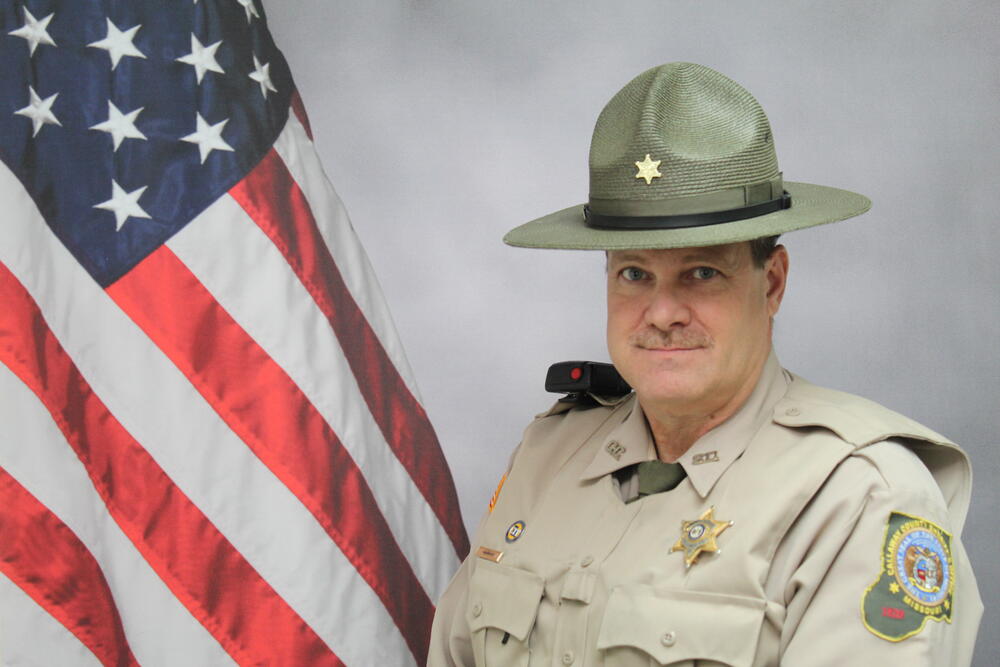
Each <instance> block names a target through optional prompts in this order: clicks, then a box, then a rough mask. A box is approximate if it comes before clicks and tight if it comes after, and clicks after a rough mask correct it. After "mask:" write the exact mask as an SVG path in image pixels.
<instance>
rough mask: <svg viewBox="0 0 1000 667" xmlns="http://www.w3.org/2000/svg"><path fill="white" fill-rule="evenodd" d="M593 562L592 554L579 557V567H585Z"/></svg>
mask: <svg viewBox="0 0 1000 667" xmlns="http://www.w3.org/2000/svg"><path fill="white" fill-rule="evenodd" d="M593 562H594V557H593V556H584V557H583V558H581V559H580V567H587V566H588V565H590V564H591V563H593Z"/></svg>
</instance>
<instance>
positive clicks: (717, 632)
mask: <svg viewBox="0 0 1000 667" xmlns="http://www.w3.org/2000/svg"><path fill="white" fill-rule="evenodd" d="M655 458H656V451H655V448H654V445H653V441H652V438H651V436H650V433H649V430H648V426H647V425H646V420H645V417H644V416H643V414H642V411H641V409H640V408H639V407H638V404H637V403H636V401H635V399H634V397H632V396H630V397H628V398H626V399H624V400H622V401H619V402H617V403H616V404H614V405H609V406H604V407H600V406H599V407H592V408H589V409H583V408H573V407H570V406H567V405H565V404H558V405H557V406H556V408H554V409H553V410H550V411H549V413H546V415H542V416H541V417H540V418H538V419H536V420H535V422H533V424H532V425H531V426H529V428H528V429H527V431H526V433H525V438H524V440H523V441H522V443H521V445H520V446H519V448H518V450H517V452H516V453H515V456H514V457H513V459H512V463H511V468H510V470H509V471H508V473H507V475H506V479H505V482H504V483H503V486H502V488H501V489H500V490H499V493H498V496H497V497H496V499H495V500H496V503H495V506H494V507H493V509H492V511H491V512H489V513H488V514H487V515H486V516H485V517H484V519H483V521H482V522H481V524H480V526H479V530H478V531H477V534H476V536H475V538H474V541H473V549H472V553H471V554H470V555H469V557H468V558H467V559H466V561H465V563H463V565H462V567H461V568H460V570H459V571H458V573H457V574H456V575H455V578H454V579H453V580H452V582H451V585H450V586H449V588H448V590H447V591H446V592H445V594H444V595H443V596H442V598H441V600H440V602H439V603H438V610H437V614H436V616H435V619H434V627H433V633H432V637H431V647H430V657H429V661H428V664H429V665H431V666H432V667H438V666H443V665H474V664H475V665H489V666H490V667H493V666H495V665H522V666H523V665H531V666H535V665H546V666H553V667H555V666H558V665H588V666H590V665H615V666H621V667H626V666H629V665H644V666H648V665H656V664H664V665H666V664H670V665H696V664H697V665H719V664H722V665H733V666H742V665H747V666H749V665H777V664H779V663H780V664H782V665H787V666H798V665H802V666H812V665H837V666H843V665H884V664H893V665H896V664H899V665H907V667H922V666H925V665H949V666H951V665H968V664H969V662H970V660H971V655H972V648H973V644H974V641H975V636H976V631H977V629H978V625H979V619H980V616H981V614H982V603H981V601H980V599H979V594H978V591H977V588H976V583H975V579H974V577H973V574H972V571H971V569H970V567H969V563H968V560H967V558H966V554H965V551H964V549H963V548H962V545H961V541H960V539H959V531H960V529H961V525H962V523H963V521H964V518H965V512H966V510H967V507H968V497H969V479H970V476H969V466H968V461H967V459H966V458H965V455H964V454H963V453H962V452H961V451H960V450H959V449H958V448H957V447H955V446H954V445H952V444H951V443H948V442H947V441H946V440H944V438H942V437H941V436H939V435H937V434H935V433H933V432H931V431H929V430H927V429H925V428H923V427H921V426H920V425H918V424H915V423H914V422H911V421H910V420H907V419H906V418H904V417H901V416H900V415H897V414H895V413H893V412H891V411H889V410H887V409H885V408H883V407H881V406H878V405H876V404H874V403H871V402H869V401H865V400H864V399H860V398H857V397H854V396H850V395H847V394H841V393H839V392H833V391H830V390H825V389H821V388H819V387H815V386H813V385H810V384H809V383H807V382H805V381H804V380H801V379H800V378H794V377H793V376H791V375H790V374H787V373H786V372H784V371H782V370H781V369H780V367H779V366H778V363H777V360H776V359H775V358H774V355H772V356H771V358H770V359H769V360H768V362H767V365H766V366H765V370H764V372H763V374H762V377H761V379H760V381H759V382H758V385H757V387H756V389H755V391H754V393H753V394H752V395H751V397H750V398H749V399H748V401H747V403H746V404H745V405H744V406H743V407H742V408H741V409H740V410H739V411H738V412H737V413H736V414H735V415H734V416H733V417H731V418H730V419H729V420H727V421H726V422H724V423H723V424H721V425H719V426H718V427H716V428H715V429H713V430H712V431H710V432H709V433H707V434H706V435H705V436H703V437H702V438H701V439H700V440H698V442H696V443H695V444H694V446H693V447H692V448H691V449H690V450H689V451H688V452H687V453H685V455H684V456H683V457H682V458H681V459H680V463H681V464H682V465H683V466H684V468H685V471H686V472H687V475H688V476H687V478H686V479H684V480H683V481H682V482H681V483H680V484H679V485H678V486H677V487H676V488H675V489H673V490H671V491H666V492H662V493H658V494H655V495H651V496H647V497H644V498H641V499H639V500H636V501H634V502H631V503H628V504H626V503H624V502H623V500H622V490H621V488H620V487H619V484H618V482H617V481H616V480H615V479H614V477H613V476H612V474H611V473H613V472H614V471H616V470H619V469H621V468H623V467H625V466H628V465H632V464H635V463H637V462H639V461H644V460H653V459H655ZM713 507H714V516H713V518H714V519H716V520H720V521H725V522H728V521H733V524H732V525H731V526H729V527H728V528H726V529H725V530H724V531H723V532H721V533H720V534H719V535H718V536H717V537H716V542H717V546H718V547H719V548H720V551H719V552H717V553H711V552H703V553H701V554H700V556H698V558H697V560H696V561H695V562H694V564H693V565H691V566H690V567H689V568H688V567H686V566H685V551H684V550H683V549H681V550H679V551H671V549H672V548H673V547H674V545H675V544H676V543H677V542H678V540H679V538H680V537H681V531H682V522H683V521H693V520H695V519H698V518H699V517H701V516H702V515H703V514H704V512H705V511H706V510H708V509H709V508H713ZM890 517H894V521H895V523H894V524H893V525H892V527H891V529H890V526H889V521H890ZM919 520H926V521H925V522H924V523H920V521H919ZM900 521H904V522H905V521H911V522H912V521H917V522H918V523H920V525H921V526H926V525H927V524H926V522H930V525H931V526H932V527H938V528H940V530H941V531H942V532H940V533H934V530H933V528H929V529H920V530H917V532H916V533H913V531H910V533H913V534H910V533H907V531H906V530H903V529H898V528H899V522H900ZM689 526H690V524H689ZM904 528H905V526H904ZM928 531H930V533H933V534H934V535H938V537H928V534H929V533H928ZM921 536H922V537H921ZM918 538H919V539H918ZM921 539H922V540H923V541H922V542H921V541H920V540H921ZM901 540H902V541H901ZM914 540H916V542H914ZM907 545H909V546H907ZM942 546H943V548H942ZM501 554H502V555H501ZM921 554H922V555H923V557H922V559H921V558H918V557H919V556H920V555H921ZM915 558H916V560H914V559H915ZM942 559H944V561H943V562H942ZM896 563H898V565H899V567H898V568H897V569H899V570H905V571H906V573H907V574H908V575H912V576H914V577H916V576H919V577H921V580H920V582H916V583H914V581H910V580H906V579H905V578H904V579H898V578H894V576H892V575H893V566H894V564H896ZM914 563H917V564H916V565H915V564H914ZM887 568H888V569H887ZM928 572H929V573H930V574H928ZM897 582H901V583H903V584H904V586H903V588H902V589H900V587H899V584H898V583H897ZM876 584H877V586H876ZM918 584H919V585H918ZM935 584H939V586H937V587H935ZM915 586H916V588H915ZM921 586H922V587H923V588H926V589H927V591H928V592H926V593H924V592H923V589H922V588H920V587H921ZM941 586H943V587H944V588H942V589H941V590H940V591H937V592H934V591H935V590H937V588H941ZM892 587H895V592H893V588H892ZM869 588H873V589H874V590H873V593H872V596H871V599H870V600H869V604H868V614H869V616H868V617H867V619H866V617H865V613H866V612H865V596H866V593H867V592H868V590H869ZM908 592H909V593H911V594H912V595H913V596H914V597H913V598H911V597H908V596H907V593H908ZM918 596H922V600H923V602H924V603H927V604H926V605H925V606H923V607H921V606H920V600H917V599H915V598H916V597H918ZM904 598H905V599H906V600H909V603H904ZM907 604H909V605H910V606H907ZM927 611H931V612H933V613H931V614H924V613H922V612H927ZM866 623H868V624H869V625H871V626H872V628H871V629H869V627H866ZM907 624H908V625H907ZM903 626H906V627H905V628H904V629H906V632H905V633H904V631H903V630H900V629H899V628H900V627H903ZM907 628H908V629H907ZM914 628H916V630H915V632H914ZM880 632H881V634H883V635H885V634H886V633H888V635H890V636H889V637H888V638H884V637H880V636H877V633H880ZM903 634H909V635H910V636H906V637H902V635H903ZM891 635H895V636H891ZM901 637H902V638H901Z"/></svg>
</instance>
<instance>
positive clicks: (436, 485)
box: [230, 150, 469, 558]
mask: <svg viewBox="0 0 1000 667" xmlns="http://www.w3.org/2000/svg"><path fill="white" fill-rule="evenodd" d="M230 194H231V195H232V196H233V198H234V199H236V201H237V202H239V203H240V205H241V206H242V207H243V208H244V210H246V211H247V213H248V214H249V215H250V217H251V218H252V219H253V220H254V221H255V222H256V223H257V224H258V225H259V226H260V228H261V229H262V230H263V231H264V233H265V234H267V235H268V237H270V238H271V240H272V241H273V242H274V244H275V245H276V246H277V247H278V248H279V249H280V250H281V251H282V253H283V254H284V255H285V259H286V260H287V261H288V263H289V265H290V266H291V267H292V269H293V270H294V271H295V273H296V274H297V275H298V276H299V279H300V280H301V281H302V283H303V285H305V286H306V289H308V290H309V292H310V294H311V295H312V297H313V299H315V301H316V304H317V305H318V306H319V307H320V309H321V310H322V311H323V312H324V313H325V314H326V316H327V318H328V320H329V322H330V325H331V327H332V328H333V330H334V332H335V333H336V335H337V338H338V339H339V340H340V344H341V347H343V349H344V354H345V356H346V357H347V361H348V363H349V364H350V365H351V369H352V371H353V372H354V375H355V377H356V378H357V382H358V386H359V387H360V388H361V391H362V394H363V395H364V398H365V402H366V404H367V405H368V409H369V410H370V411H371V413H372V415H373V416H374V417H375V421H376V422H377V423H378V425H379V428H380V429H381V431H382V434H383V436H384V437H385V439H386V442H388V443H389V446H390V447H391V448H392V450H393V452H395V454H396V457H397V458H398V459H399V460H400V461H401V462H402V463H403V465H404V466H405V467H406V468H407V469H408V470H409V471H410V476H411V477H412V478H413V481H414V483H415V484H416V485H417V488H419V489H420V491H421V493H422V494H423V496H424V498H426V499H427V502H428V503H429V504H430V506H431V508H432V509H433V510H434V513H435V514H436V515H437V517H438V519H439V520H440V521H441V525H443V526H444V528H445V532H447V533H448V536H449V538H450V539H451V542H452V545H453V546H454V548H455V551H456V553H457V554H458V556H459V557H460V558H461V557H464V556H465V554H466V553H467V552H468V549H469V544H468V537H467V536H466V533H465V527H464V526H463V524H462V521H461V516H460V515H459V513H458V512H457V511H456V510H457V508H458V499H457V496H456V494H455V488H454V485H453V484H452V483H451V479H450V477H449V476H448V472H447V471H448V468H447V464H446V463H445V460H444V454H443V453H442V452H441V447H440V445H439V444H438V441H437V437H436V436H435V434H434V431H433V429H432V428H431V425H430V422H429V421H428V419H427V415H426V413H425V412H424V409H423V407H421V405H420V404H419V403H418V402H417V401H416V399H415V398H414V397H413V394H411V393H410V391H409V388H408V387H407V386H406V384H405V383H404V382H403V380H402V378H401V377H400V376H399V373H398V372H397V371H396V369H395V367H394V366H393V364H392V362H391V361H390V359H389V357H388V355H387V354H386V352H385V350H384V349H383V347H382V344H381V343H380V342H379V339H378V337H377V336H376V335H375V332H374V331H373V330H372V328H371V326H370V325H369V324H368V321H367V320H366V319H365V317H364V315H363V313H362V312H361V310H360V309H359V308H358V305H357V303H356V302H355V301H354V298H353V297H352V296H351V293H350V291H349V290H348V289H347V286H346V285H345V284H344V280H343V277H342V276H341V274H340V270H339V269H338V268H337V265H336V263H335V262H334V261H333V258H332V257H331V256H330V254H329V253H328V252H327V251H326V248H325V245H324V243H323V239H322V236H321V235H320V233H319V229H318V228H317V226H316V221H315V219H314V218H313V215H312V210H311V208H310V206H309V203H308V202H307V201H306V199H305V196H304V195H303V194H302V191H301V189H300V188H299V186H298V185H297V184H296V182H295V180H294V179H293V178H292V176H291V174H290V173H289V171H288V169H287V168H286V167H285V164H284V163H283V162H282V160H281V157H280V156H279V155H278V154H277V153H276V152H275V151H274V150H271V151H270V152H269V153H268V154H267V155H266V156H265V157H264V159H263V160H261V162H260V163H259V164H258V165H257V166H256V167H255V168H254V169H253V170H252V171H251V172H250V173H249V174H247V176H246V177H245V178H244V179H243V180H242V181H240V182H239V183H238V184H237V185H236V186H234V187H233V188H232V189H231V190H230Z"/></svg>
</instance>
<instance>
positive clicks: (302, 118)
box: [290, 90, 313, 141]
mask: <svg viewBox="0 0 1000 667" xmlns="http://www.w3.org/2000/svg"><path fill="white" fill-rule="evenodd" d="M290 103H291V105H292V113H294V114H295V117H296V118H298V119H299V122H300V123H302V127H303V129H305V131H306V136H307V137H309V140H310V141H312V138H313V131H312V127H311V126H310V125H309V115H308V114H307V113H306V106H305V105H304V104H303V103H302V96H301V95H299V91H298V90H293V91H292V98H291V100H290Z"/></svg>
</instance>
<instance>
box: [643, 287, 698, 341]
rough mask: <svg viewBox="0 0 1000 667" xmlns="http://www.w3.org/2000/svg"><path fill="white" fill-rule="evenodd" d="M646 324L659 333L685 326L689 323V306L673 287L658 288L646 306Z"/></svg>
mask: <svg viewBox="0 0 1000 667" xmlns="http://www.w3.org/2000/svg"><path fill="white" fill-rule="evenodd" d="M646 323H647V324H650V325H652V326H654V327H656V328H657V329H660V330H661V331H667V330H669V329H671V328H673V327H678V326H680V327H683V326H687V325H688V324H690V323H691V307H690V304H689V303H688V302H687V300H686V299H685V298H684V297H683V295H682V294H680V293H679V292H678V290H677V289H676V288H675V287H673V286H671V285H663V286H658V287H657V288H656V289H655V290H654V291H653V292H652V293H651V294H650V299H649V303H648V304H647V306H646Z"/></svg>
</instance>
